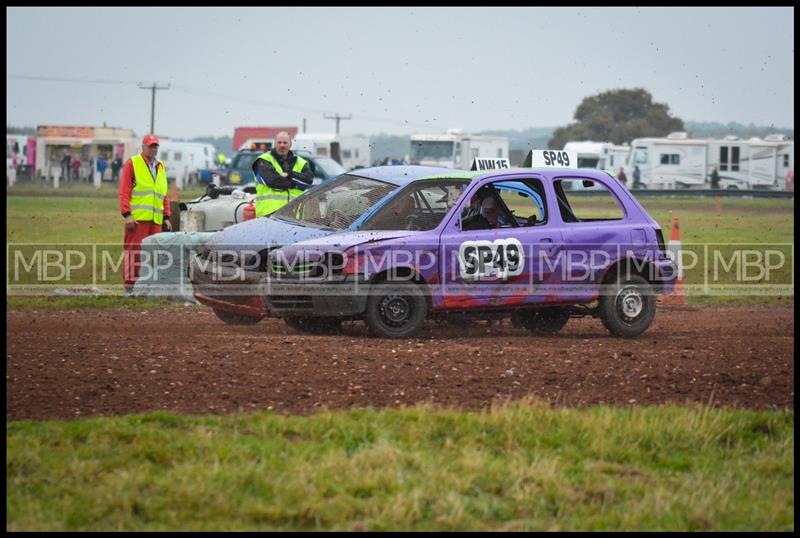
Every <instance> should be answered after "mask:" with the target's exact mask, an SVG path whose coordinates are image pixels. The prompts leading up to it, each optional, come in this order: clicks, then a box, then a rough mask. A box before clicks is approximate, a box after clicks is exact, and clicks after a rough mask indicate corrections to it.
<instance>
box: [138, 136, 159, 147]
mask: <svg viewBox="0 0 800 538" xmlns="http://www.w3.org/2000/svg"><path fill="white" fill-rule="evenodd" d="M153 144H159V145H160V142H159V141H158V138H156V135H154V134H146V135H144V138H142V145H143V146H152V145H153Z"/></svg>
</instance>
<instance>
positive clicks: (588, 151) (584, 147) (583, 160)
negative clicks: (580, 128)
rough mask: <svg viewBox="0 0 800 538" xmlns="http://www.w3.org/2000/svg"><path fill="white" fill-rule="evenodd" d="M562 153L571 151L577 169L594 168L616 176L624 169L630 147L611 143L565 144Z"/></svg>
mask: <svg viewBox="0 0 800 538" xmlns="http://www.w3.org/2000/svg"><path fill="white" fill-rule="evenodd" d="M564 151H572V152H575V153H576V154H577V155H578V168H594V169H595V170H605V171H606V172H611V173H612V174H614V175H616V174H617V171H619V169H620V168H622V167H624V165H625V161H626V160H627V159H628V154H629V153H630V152H631V147H630V146H627V145H621V146H620V145H616V144H614V143H612V142H592V141H590V140H584V141H580V142H577V141H576V142H567V143H566V144H564Z"/></svg>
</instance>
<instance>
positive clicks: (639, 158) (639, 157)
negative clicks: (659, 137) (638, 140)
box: [633, 148, 647, 164]
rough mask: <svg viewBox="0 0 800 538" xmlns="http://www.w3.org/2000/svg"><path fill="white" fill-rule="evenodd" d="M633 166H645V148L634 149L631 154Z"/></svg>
mask: <svg viewBox="0 0 800 538" xmlns="http://www.w3.org/2000/svg"><path fill="white" fill-rule="evenodd" d="M633 162H634V164H647V148H636V150H635V151H634V152H633Z"/></svg>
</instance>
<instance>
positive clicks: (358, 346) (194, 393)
mask: <svg viewBox="0 0 800 538" xmlns="http://www.w3.org/2000/svg"><path fill="white" fill-rule="evenodd" d="M6 322H7V336H8V343H7V348H6V350H7V352H6V354H7V362H6V418H7V420H17V419H46V418H76V417H84V416H92V415H120V414H128V413H140V412H148V411H153V410H158V409H163V410H169V411H173V412H176V413H197V414H200V413H215V414H224V413H235V412H239V411H250V410H256V409H267V408H272V409H273V410H275V411H276V412H281V413H297V414H307V413H313V412H315V411H317V410H320V409H322V408H328V409H347V408H350V407H352V406H360V407H367V406H374V407H386V406H390V407H392V406H401V405H413V404H415V403H418V402H430V403H434V404H437V405H443V406H452V407H457V408H462V409H480V408H484V407H487V406H489V405H491V404H492V403H493V402H495V401H502V400H506V399H519V398H524V397H535V398H538V399H541V400H545V401H547V402H549V403H550V404H551V405H554V406H587V405H594V404H611V405H653V404H662V403H676V404H682V403H686V402H698V403H704V404H707V403H708V402H709V401H711V403H712V405H715V406H737V407H749V408H775V407H781V408H782V407H790V408H793V407H794V351H793V344H794V311H793V307H792V306H770V307H762V306H752V307H715V308H701V309H681V310H677V309H673V310H668V309H659V312H658V313H657V315H656V319H655V321H654V323H653V326H652V327H651V328H650V329H649V330H648V331H647V332H646V333H644V335H642V336H641V337H640V338H637V339H633V340H623V339H619V338H614V337H610V336H608V335H607V334H606V333H605V331H604V329H603V328H602V325H601V324H600V322H599V321H598V320H593V319H588V318H584V319H573V320H570V322H569V323H568V324H567V326H566V327H565V328H564V329H563V330H562V331H561V332H560V333H559V334H558V335H556V336H552V337H533V336H530V335H528V334H527V333H526V332H525V331H524V330H522V329H515V328H513V327H512V326H511V325H510V324H509V323H508V322H504V323H501V324H494V325H488V324H487V323H486V322H478V323H474V324H473V325H472V326H470V327H469V328H468V329H464V328H458V327H451V326H447V325H441V324H438V323H436V322H428V323H427V325H426V327H425V330H424V331H423V333H422V335H421V337H420V338H415V339H407V340H382V339H373V338H369V337H367V336H366V330H365V328H364V326H363V324H362V323H354V324H345V326H344V331H343V334H342V335H337V336H312V335H304V334H300V333H298V332H296V331H295V330H293V329H290V328H289V327H288V326H286V325H285V324H284V323H283V322H282V321H280V320H276V319H268V320H264V321H262V322H261V323H259V324H257V325H254V326H250V327H242V326H227V325H225V324H223V323H222V322H220V321H219V320H218V319H217V318H216V317H215V316H214V315H213V314H212V313H211V312H210V311H208V310H205V309H203V308H192V307H184V308H180V307H177V308H170V309H158V310H153V311H151V312H133V311H130V310H127V309H115V310H101V311H90V310H82V311H66V312H65V311H62V312H57V311H46V312H45V311H42V312H27V311H10V312H8V313H7V314H6ZM123 327H124V328H126V329H125V330H124V331H123V330H122V329H121V328H123ZM159 335H160V336H159Z"/></svg>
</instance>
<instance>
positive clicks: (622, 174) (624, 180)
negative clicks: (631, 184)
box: [617, 168, 628, 185]
mask: <svg viewBox="0 0 800 538" xmlns="http://www.w3.org/2000/svg"><path fill="white" fill-rule="evenodd" d="M617 179H618V180H619V182H620V183H622V184H623V185H627V183H628V176H626V175H625V170H623V169H622V168H620V169H619V173H618V174H617Z"/></svg>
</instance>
